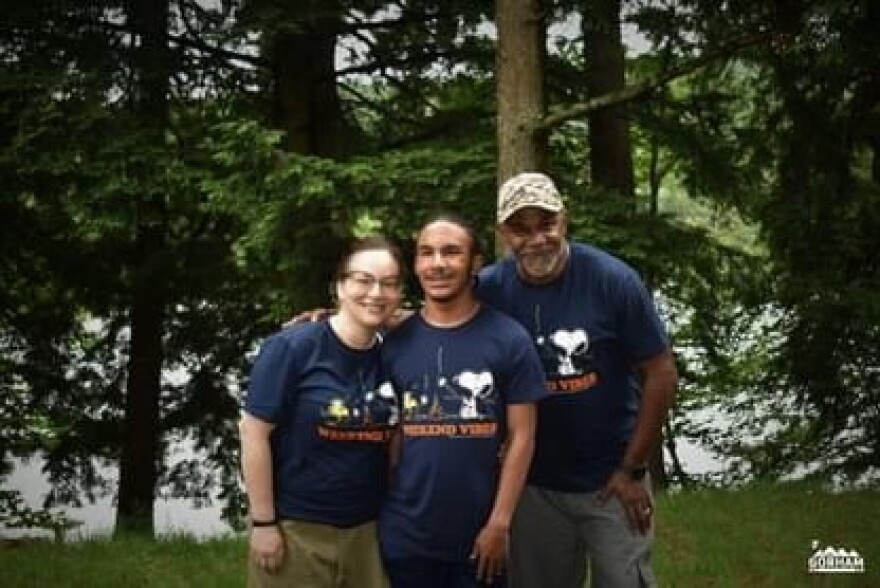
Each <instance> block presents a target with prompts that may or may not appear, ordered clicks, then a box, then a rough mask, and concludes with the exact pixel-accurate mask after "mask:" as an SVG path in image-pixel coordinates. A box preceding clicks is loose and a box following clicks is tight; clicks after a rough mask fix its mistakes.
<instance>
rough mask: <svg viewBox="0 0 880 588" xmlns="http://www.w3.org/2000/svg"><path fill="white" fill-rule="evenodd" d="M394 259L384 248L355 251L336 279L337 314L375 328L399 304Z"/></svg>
mask: <svg viewBox="0 0 880 588" xmlns="http://www.w3.org/2000/svg"><path fill="white" fill-rule="evenodd" d="M401 270H402V268H401V267H400V264H399V263H398V261H397V259H396V258H395V257H394V256H393V255H392V254H391V253H390V252H389V251H387V250H385V249H368V250H364V251H358V252H357V253H354V254H353V255H351V257H349V259H348V263H347V264H346V267H345V271H344V272H342V273H341V274H340V276H339V277H338V278H337V280H336V297H337V299H338V300H339V314H340V315H342V316H346V317H347V318H350V319H351V320H352V321H354V322H355V323H357V324H359V325H361V326H363V327H367V328H372V329H377V328H379V327H380V326H382V324H383V323H384V322H385V321H386V320H387V319H388V318H389V317H390V316H391V315H392V313H394V311H395V310H396V309H397V306H398V305H399V304H400V300H401V297H402V291H403V278H402V276H401Z"/></svg>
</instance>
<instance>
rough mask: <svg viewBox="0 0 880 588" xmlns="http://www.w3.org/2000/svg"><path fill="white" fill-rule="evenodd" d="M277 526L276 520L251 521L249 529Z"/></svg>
mask: <svg viewBox="0 0 880 588" xmlns="http://www.w3.org/2000/svg"><path fill="white" fill-rule="evenodd" d="M277 524H278V518H277V517H276V518H274V519H268V520H264V521H261V520H258V519H251V527H274V526H276V525H277Z"/></svg>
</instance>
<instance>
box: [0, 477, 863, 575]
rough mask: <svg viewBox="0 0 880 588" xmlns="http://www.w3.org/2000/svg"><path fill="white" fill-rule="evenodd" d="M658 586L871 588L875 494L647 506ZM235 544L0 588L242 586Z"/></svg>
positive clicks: (45, 570)
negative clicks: (853, 571)
mask: <svg viewBox="0 0 880 588" xmlns="http://www.w3.org/2000/svg"><path fill="white" fill-rule="evenodd" d="M657 518H658V529H657V545H656V554H655V560H654V562H655V570H656V572H657V576H658V578H659V580H660V585H661V586H699V587H725V586H744V587H745V586H748V587H759V586H774V587H775V586H782V587H786V586H798V587H799V586H807V587H811V586H872V587H878V586H880V567H878V566H880V537H878V534H880V492H877V491H862V492H847V493H842V494H829V493H826V492H822V491H820V490H817V489H816V488H815V487H812V486H807V485H802V484H794V485H787V486H769V485H768V486H761V485H755V486H752V487H750V488H749V489H747V490H740V491H724V490H700V491H695V492H680V493H674V494H665V495H661V496H659V497H658V498H657ZM814 539H816V540H818V541H819V542H820V543H821V545H822V547H826V546H829V545H833V546H834V547H838V548H841V547H843V548H846V549H848V550H852V549H855V550H857V551H858V552H859V553H861V554H862V556H863V557H864V558H865V566H866V572H865V573H864V574H858V575H843V574H833V575H809V574H807V558H808V557H809V555H810V545H811V542H812V541H813V540H814ZM245 549H246V547H245V543H244V541H243V540H242V539H240V538H227V539H218V540H212V541H206V542H201V543H199V542H195V541H191V540H188V539H185V538H177V539H169V540H162V541H156V542H151V541H145V540H139V539H124V540H116V541H109V540H101V539H95V540H89V541H80V542H74V543H68V544H64V545H57V544H53V543H50V542H26V543H14V542H8V543H5V544H2V546H0V586H2V587H4V588H15V587H24V586H27V587H42V586H83V587H102V586H107V587H110V586H112V587H114V588H115V587H120V586H125V587H129V586H130V587H141V586H143V587H157V588H158V587H163V588H166V587H167V588H173V587H177V586H180V587H200V586H204V587H212V588H213V587H224V586H236V587H241V586H244V585H245V570H244V561H245ZM548 588H553V587H548Z"/></svg>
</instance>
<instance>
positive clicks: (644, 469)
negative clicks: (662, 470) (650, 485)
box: [620, 463, 648, 482]
mask: <svg viewBox="0 0 880 588" xmlns="http://www.w3.org/2000/svg"><path fill="white" fill-rule="evenodd" d="M620 471H621V472H623V473H624V474H626V475H627V476H629V479H630V480H633V481H634V482H641V481H642V480H644V479H645V475H646V474H647V473H648V464H646V463H639V464H636V465H625V464H624V465H622V466H620Z"/></svg>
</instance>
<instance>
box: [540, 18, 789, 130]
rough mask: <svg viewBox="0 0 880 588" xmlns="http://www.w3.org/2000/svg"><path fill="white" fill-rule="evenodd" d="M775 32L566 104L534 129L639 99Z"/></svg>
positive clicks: (773, 34)
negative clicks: (635, 82) (652, 77)
mask: <svg viewBox="0 0 880 588" xmlns="http://www.w3.org/2000/svg"><path fill="white" fill-rule="evenodd" d="M775 36H776V35H775V33H758V34H755V35H750V36H748V37H743V38H742V39H738V40H736V41H733V42H732V43H730V44H728V45H725V46H723V47H721V48H719V49H717V50H715V51H709V52H707V53H704V54H703V55H701V56H699V57H697V58H695V59H693V60H692V61H689V62H688V63H685V64H683V65H681V66H679V67H674V68H672V69H670V70H668V71H666V72H664V73H663V74H661V75H659V76H657V77H656V78H654V79H651V80H648V81H646V82H643V83H641V84H635V85H631V86H627V87H625V88H623V89H621V90H618V91H616V92H610V93H608V94H603V95H602V96H598V97H596V98H592V99H590V100H587V101H586V102H578V103H577V104H573V105H571V106H569V107H568V108H564V109H562V110H559V111H557V112H555V113H553V114H549V115H547V116H545V117H543V118H542V119H540V120H538V121H537V122H536V123H535V124H534V126H533V127H532V131H534V132H546V131H549V130H551V129H553V128H555V127H557V126H559V125H561V124H562V123H564V122H567V121H570V120H572V119H575V118H581V117H583V116H584V115H586V114H590V113H591V112H595V111H597V110H601V109H603V108H608V107H609V106H614V105H616V104H623V103H625V102H631V101H633V100H636V99H637V98H641V97H642V96H644V95H645V94H649V93H651V92H653V91H654V90H655V89H657V88H659V87H661V86H665V85H666V84H668V83H669V82H671V81H672V80H675V79H677V78H680V77H683V76H686V75H688V74H691V73H693V72H694V71H696V70H698V69H699V68H701V67H703V66H705V65H707V64H709V63H711V62H713V61H715V60H717V59H720V58H722V57H728V56H730V55H733V54H734V53H736V52H737V51H740V50H741V49H744V48H746V47H751V46H753V45H757V44H759V43H763V42H766V41H769V40H772V39H773V38H774V37H775Z"/></svg>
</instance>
